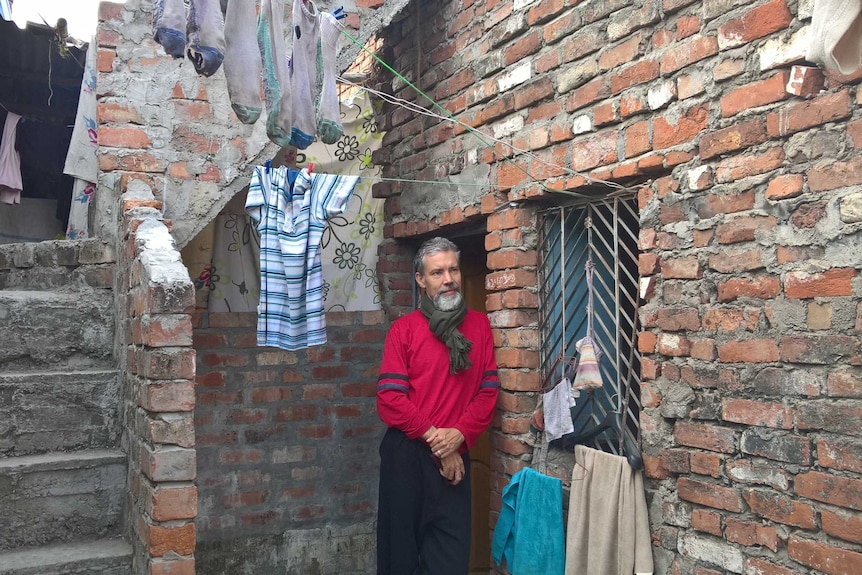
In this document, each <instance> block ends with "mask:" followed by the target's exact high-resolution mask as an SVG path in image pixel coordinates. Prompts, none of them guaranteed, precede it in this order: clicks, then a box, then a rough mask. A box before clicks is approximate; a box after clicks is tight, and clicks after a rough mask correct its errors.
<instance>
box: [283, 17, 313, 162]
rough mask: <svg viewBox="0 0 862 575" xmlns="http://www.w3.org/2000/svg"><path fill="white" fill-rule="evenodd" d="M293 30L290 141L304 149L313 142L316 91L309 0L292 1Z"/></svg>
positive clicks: (311, 18)
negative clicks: (292, 102)
mask: <svg viewBox="0 0 862 575" xmlns="http://www.w3.org/2000/svg"><path fill="white" fill-rule="evenodd" d="M293 31H294V34H293V76H292V78H291V86H292V90H293V97H294V110H293V127H292V129H291V135H290V136H291V137H290V143H291V144H293V145H294V146H296V147H297V148H299V149H300V150H304V149H306V148H307V147H308V146H310V145H311V143H312V142H313V141H314V134H315V128H316V124H317V122H316V121H315V113H314V103H315V100H316V99H317V94H319V93H320V86H319V85H318V74H317V47H318V43H319V42H320V13H319V12H318V11H317V6H315V5H314V2H312V1H311V0H293Z"/></svg>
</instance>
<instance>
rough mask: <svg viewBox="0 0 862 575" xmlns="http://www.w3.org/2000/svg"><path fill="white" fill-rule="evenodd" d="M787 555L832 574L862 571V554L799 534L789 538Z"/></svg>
mask: <svg viewBox="0 0 862 575" xmlns="http://www.w3.org/2000/svg"><path fill="white" fill-rule="evenodd" d="M787 555H788V557H790V558H791V559H793V560H794V561H796V562H798V563H802V564H803V565H807V566H809V567H811V568H813V569H817V570H818V571H823V572H825V573H829V574H830V575H857V574H858V573H860V572H862V554H860V553H857V552H855V551H849V550H847V549H842V548H840V547H836V546H834V545H829V544H828V543H824V542H822V541H815V540H813V539H804V538H802V537H799V536H797V535H792V536H791V537H790V539H788V541H787Z"/></svg>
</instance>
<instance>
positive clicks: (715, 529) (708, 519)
mask: <svg viewBox="0 0 862 575" xmlns="http://www.w3.org/2000/svg"><path fill="white" fill-rule="evenodd" d="M691 527H692V529H695V530H697V531H701V532H703V533H709V534H711V535H715V536H716V537H722V532H721V515H720V514H719V513H716V512H715V511H709V510H707V509H693V510H692V512H691Z"/></svg>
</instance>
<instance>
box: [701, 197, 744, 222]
mask: <svg viewBox="0 0 862 575" xmlns="http://www.w3.org/2000/svg"><path fill="white" fill-rule="evenodd" d="M695 207H696V209H697V215H698V216H700V217H701V218H702V219H707V218H711V217H713V216H716V215H718V214H730V213H734V212H741V211H744V210H750V209H752V208H753V207H754V192H752V191H751V190H748V191H745V192H740V193H728V192H722V193H707V194H706V195H704V196H702V197H700V198H698V199H697V201H696V203H695Z"/></svg>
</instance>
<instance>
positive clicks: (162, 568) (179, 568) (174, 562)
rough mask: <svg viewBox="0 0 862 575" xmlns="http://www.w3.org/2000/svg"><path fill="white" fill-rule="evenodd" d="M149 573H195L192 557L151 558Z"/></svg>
mask: <svg viewBox="0 0 862 575" xmlns="http://www.w3.org/2000/svg"><path fill="white" fill-rule="evenodd" d="M149 565H150V569H149V575H195V560H194V557H192V558H186V557H180V558H177V559H170V560H164V559H151V560H150V563H149Z"/></svg>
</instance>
